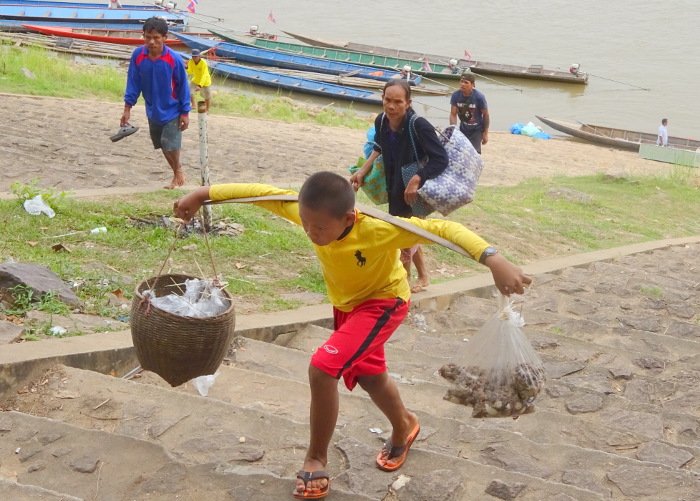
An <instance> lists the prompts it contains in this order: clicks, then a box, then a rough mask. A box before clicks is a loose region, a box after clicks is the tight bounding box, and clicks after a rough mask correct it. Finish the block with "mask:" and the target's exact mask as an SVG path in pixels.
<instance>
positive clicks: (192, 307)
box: [143, 278, 230, 318]
mask: <svg viewBox="0 0 700 501" xmlns="http://www.w3.org/2000/svg"><path fill="white" fill-rule="evenodd" d="M143 295H144V297H149V298H150V301H151V304H153V305H154V306H157V307H158V308H160V309H161V310H165V311H167V312H170V313H174V314H175V315H179V316H181V317H194V318H206V317H216V316H218V315H221V314H222V313H224V312H226V310H227V309H228V308H229V306H230V302H229V300H228V298H227V297H226V296H225V295H224V293H223V292H222V291H221V289H220V288H219V287H217V286H216V285H214V282H213V281H211V280H200V279H198V278H193V279H190V280H185V290H184V294H182V295H177V294H168V295H167V296H162V297H153V294H152V292H151V291H150V290H146V291H144V292H143Z"/></svg>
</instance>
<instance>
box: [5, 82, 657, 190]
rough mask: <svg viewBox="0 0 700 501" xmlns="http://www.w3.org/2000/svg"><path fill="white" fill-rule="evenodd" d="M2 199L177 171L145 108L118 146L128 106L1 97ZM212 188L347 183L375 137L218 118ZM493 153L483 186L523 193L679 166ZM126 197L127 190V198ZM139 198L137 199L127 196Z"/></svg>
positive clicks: (503, 144) (583, 152)
mask: <svg viewBox="0 0 700 501" xmlns="http://www.w3.org/2000/svg"><path fill="white" fill-rule="evenodd" d="M0 103H2V110H3V112H4V114H5V120H4V121H3V122H2V123H1V124H0V165H2V166H3V168H2V169H0V192H7V191H9V187H10V185H11V184H12V183H13V182H15V181H21V182H24V183H26V182H28V181H29V180H30V179H32V178H34V177H39V178H40V179H41V182H40V185H41V186H42V187H45V188H48V187H55V188H58V189H62V190H72V191H77V192H79V191H82V190H94V189H101V188H127V189H128V188H131V189H133V190H139V191H141V190H152V189H159V188H161V187H162V186H164V185H165V184H168V183H169V181H170V179H171V176H170V170H169V168H168V166H167V164H166V162H165V160H164V159H163V157H162V155H161V153H160V152H159V151H155V150H153V148H152V146H151V143H150V139H149V137H148V124H147V121H146V117H145V110H144V108H143V106H141V105H139V106H137V107H136V108H135V109H134V111H133V112H132V121H131V123H132V124H133V125H136V126H139V127H141V130H139V131H138V132H137V133H136V134H135V135H133V136H131V137H128V138H126V139H123V140H121V141H119V142H117V143H112V142H111V141H110V140H109V136H111V135H112V134H114V133H115V132H116V130H117V129H118V124H119V117H120V116H121V111H122V105H121V104H119V103H105V102H97V101H85V100H77V99H62V98H47V97H35V96H15V95H9V94H0ZM197 124H198V117H197V115H196V114H193V115H192V116H191V126H190V129H189V130H188V131H186V132H185V134H184V139H183V141H184V142H183V156H182V158H183V164H184V165H185V167H186V168H187V172H188V175H189V177H190V181H189V183H188V186H194V185H196V184H197V183H198V182H199V146H198V141H199V139H198V125H197ZM207 131H208V140H209V141H208V142H209V168H210V171H211V182H212V183H218V182H265V183H271V184H276V185H280V186H282V187H288V186H290V187H298V186H299V185H300V184H301V182H303V180H304V179H305V178H306V177H307V176H308V175H309V174H311V173H313V172H316V171H318V170H333V171H337V172H340V173H343V174H346V173H347V166H348V165H351V164H354V163H355V162H356V161H357V157H358V156H359V155H361V154H362V147H363V144H364V142H365V132H364V131H360V130H352V129H347V128H344V127H322V126H317V125H305V124H287V123H283V122H277V121H271V120H265V119H251V118H237V117H225V116H218V115H211V116H209V117H208V121H207ZM490 138H491V141H490V142H489V144H488V145H486V146H484V154H483V157H484V160H485V162H486V167H485V169H484V172H483V174H482V176H481V184H482V185H484V186H489V185H513V184H517V183H518V182H520V181H522V180H524V179H526V178H529V177H548V176H552V175H555V174H566V175H572V176H577V175H586V174H591V173H596V172H609V171H624V172H627V173H632V174H646V173H665V172H668V171H669V170H670V169H671V166H670V165H669V164H664V163H659V162H652V161H649V160H643V159H640V158H639V157H638V156H637V155H636V154H635V153H631V152H626V151H619V150H614V149H609V148H604V147H599V146H596V145H589V144H583V143H578V142H573V141H562V140H551V141H545V140H534V139H532V138H528V137H523V136H515V135H512V134H510V133H507V132H504V133H493V134H491V136H490ZM120 191H121V190H120ZM124 191H129V190H124Z"/></svg>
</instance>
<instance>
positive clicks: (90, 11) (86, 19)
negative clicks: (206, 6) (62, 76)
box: [0, 4, 189, 30]
mask: <svg viewBox="0 0 700 501" xmlns="http://www.w3.org/2000/svg"><path fill="white" fill-rule="evenodd" d="M155 15H157V16H159V17H163V18H164V19H165V20H166V21H167V22H168V25H169V26H170V29H171V30H182V29H184V28H185V26H187V22H188V20H189V16H188V13H187V12H179V11H178V12H172V11H168V10H159V11H154V10H144V9H108V8H105V7H101V8H96V7H86V8H84V7H52V6H42V5H14V4H0V29H1V30H13V29H14V30H26V28H24V27H23V26H22V25H23V24H37V25H41V26H64V27H71V28H101V29H107V30H140V29H141V28H142V27H143V23H144V21H146V19H148V18H149V17H153V16H155Z"/></svg>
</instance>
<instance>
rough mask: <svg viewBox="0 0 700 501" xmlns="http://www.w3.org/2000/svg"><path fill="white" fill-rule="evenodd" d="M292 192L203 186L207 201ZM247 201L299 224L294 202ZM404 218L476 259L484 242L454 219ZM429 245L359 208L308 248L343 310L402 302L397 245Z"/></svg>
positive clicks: (405, 294) (404, 292)
mask: <svg viewBox="0 0 700 501" xmlns="http://www.w3.org/2000/svg"><path fill="white" fill-rule="evenodd" d="M295 193H296V192H294V191H286V190H282V189H279V188H275V187H273V186H268V185H264V184H220V185H214V186H212V187H211V188H210V189H209V197H210V198H211V199H212V200H226V199H230V198H247V197H259V196H266V195H282V194H295ZM253 203H254V204H255V205H257V206H260V207H264V208H265V209H267V210H269V211H271V212H274V213H275V214H277V215H279V216H281V217H283V218H285V219H288V220H289V221H292V222H293V223H296V224H299V225H301V218H300V217H299V204H298V203H297V202H282V201H276V200H273V201H260V202H253ZM407 221H409V222H411V223H412V224H414V225H415V226H418V227H420V228H423V229H425V230H427V231H429V232H431V233H434V234H435V235H438V236H440V237H443V238H445V239H447V240H450V241H451V242H453V243H455V244H457V245H459V246H460V247H462V248H464V249H465V250H466V251H467V252H469V254H471V255H472V257H473V258H474V259H475V260H477V261H478V260H479V258H480V257H481V253H482V252H483V251H484V249H486V247H488V245H489V244H488V243H486V241H484V240H483V239H482V238H481V237H479V236H478V235H476V234H475V233H473V232H471V231H470V230H468V229H467V228H465V227H464V226H462V225H461V224H459V223H456V222H454V221H445V220H442V219H419V218H415V217H413V218H410V219H407ZM432 243H434V242H432V241H430V240H427V239H425V238H422V237H420V236H418V235H416V234H414V233H411V232H410V231H407V230H404V229H402V228H399V227H397V226H394V225H393V224H391V223H387V222H385V221H382V220H380V219H375V218H373V217H370V216H367V215H365V214H362V213H361V212H359V213H358V215H357V220H356V222H355V224H354V226H353V228H352V230H351V231H350V233H348V234H347V235H346V236H345V237H344V238H343V239H342V240H335V241H333V242H331V243H330V244H328V245H324V246H318V245H314V250H315V251H316V255H317V256H318V259H319V261H320V263H321V269H322V271H323V277H324V279H325V281H326V287H327V289H328V298H329V300H330V302H331V304H333V306H335V307H336V308H338V309H339V310H341V311H345V312H348V311H351V310H352V309H353V308H354V307H355V306H357V305H358V304H361V303H363V302H364V301H367V300H368V299H390V298H395V297H400V298H401V299H403V300H404V301H408V299H409V298H410V297H411V290H410V288H409V285H408V281H407V280H406V270H405V269H404V267H403V265H402V264H401V260H400V259H399V253H400V249H406V248H409V247H411V246H413V245H415V244H432Z"/></svg>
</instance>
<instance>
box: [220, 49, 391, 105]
mask: <svg viewBox="0 0 700 501" xmlns="http://www.w3.org/2000/svg"><path fill="white" fill-rule="evenodd" d="M209 68H211V70H212V71H213V72H214V73H217V74H219V75H222V76H224V77H226V78H231V79H232V80H239V81H242V82H248V83H252V84H255V85H264V86H267V87H273V88H275V89H280V90H289V91H293V92H302V93H306V94H313V95H317V96H322V97H328V98H332V99H343V100H347V101H354V102H358V103H368V104H376V105H377V106H381V105H382V95H381V93H380V92H374V91H369V90H361V89H355V88H353V87H347V86H344V85H337V84H332V83H324V82H317V81H315V80H311V79H309V78H299V77H293V76H287V75H282V74H280V73H275V72H271V71H263V70H258V69H255V68H249V67H247V66H240V65H238V64H231V63H222V62H219V61H211V60H210V61H209Z"/></svg>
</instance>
